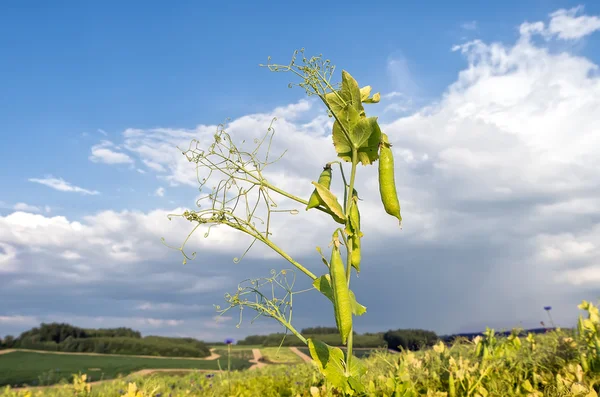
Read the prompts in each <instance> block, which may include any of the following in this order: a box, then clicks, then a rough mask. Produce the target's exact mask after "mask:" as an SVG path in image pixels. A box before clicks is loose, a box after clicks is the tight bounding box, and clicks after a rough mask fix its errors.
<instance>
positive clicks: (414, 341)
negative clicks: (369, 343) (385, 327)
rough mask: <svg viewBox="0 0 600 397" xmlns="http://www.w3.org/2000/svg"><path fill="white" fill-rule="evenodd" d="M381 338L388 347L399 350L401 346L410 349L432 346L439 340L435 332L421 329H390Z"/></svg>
mask: <svg viewBox="0 0 600 397" xmlns="http://www.w3.org/2000/svg"><path fill="white" fill-rule="evenodd" d="M383 339H384V340H385V341H386V342H387V344H388V347H389V348H390V349H393V350H400V349H401V348H402V349H408V350H411V351H416V350H420V349H423V348H425V347H430V346H433V345H434V344H435V343H436V342H437V341H438V340H439V338H438V336H437V335H436V334H435V332H433V331H427V330H423V329H398V330H395V331H392V330H390V331H388V332H386V333H384V334H383Z"/></svg>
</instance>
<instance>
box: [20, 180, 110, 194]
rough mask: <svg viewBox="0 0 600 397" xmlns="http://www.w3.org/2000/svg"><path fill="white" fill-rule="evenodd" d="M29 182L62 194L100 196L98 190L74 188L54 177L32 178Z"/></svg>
mask: <svg viewBox="0 0 600 397" xmlns="http://www.w3.org/2000/svg"><path fill="white" fill-rule="evenodd" d="M29 182H35V183H39V184H42V185H45V186H48V187H51V188H52V189H56V190H59V191H61V192H75V193H81V194H89V195H96V194H100V192H98V191H97V190H88V189H84V188H81V187H79V186H74V185H72V184H71V183H69V182H67V181H65V180H64V179H62V178H54V177H52V176H49V177H46V178H43V179H39V178H30V179H29Z"/></svg>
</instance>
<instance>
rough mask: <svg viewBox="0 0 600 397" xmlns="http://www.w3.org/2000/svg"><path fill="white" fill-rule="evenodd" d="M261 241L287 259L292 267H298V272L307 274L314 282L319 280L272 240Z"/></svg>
mask: <svg viewBox="0 0 600 397" xmlns="http://www.w3.org/2000/svg"><path fill="white" fill-rule="evenodd" d="M260 241H262V242H263V243H265V244H266V245H268V246H269V247H270V248H271V249H272V250H273V251H275V252H277V253H278V254H279V255H281V256H282V257H284V258H285V259H287V261H288V262H290V263H291V264H292V265H294V266H296V268H298V270H300V271H301V272H302V273H304V274H306V275H307V276H308V277H310V278H311V279H312V280H316V279H317V276H315V275H314V274H313V273H312V272H311V271H310V270H308V269H307V268H305V267H304V266H302V265H301V264H299V263H298V262H296V261H295V260H293V259H292V257H291V256H289V255H288V254H286V253H285V252H284V251H283V250H282V249H281V248H279V247H278V246H277V245H275V243H273V242H272V241H271V240H266V239H263V238H261V239H260Z"/></svg>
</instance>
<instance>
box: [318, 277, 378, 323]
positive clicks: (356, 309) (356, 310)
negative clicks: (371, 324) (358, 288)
mask: <svg viewBox="0 0 600 397" xmlns="http://www.w3.org/2000/svg"><path fill="white" fill-rule="evenodd" d="M313 287H315V289H317V290H318V291H319V292H321V293H322V294H323V295H325V296H326V297H327V298H329V300H330V301H331V303H334V301H333V288H331V277H330V276H329V274H324V275H322V276H321V277H319V278H317V279H316V280H315V281H313ZM350 304H351V306H352V314H354V315H355V316H362V315H363V314H365V313H366V312H367V308H366V307H365V306H363V305H361V304H360V303H358V302H357V301H356V296H355V295H354V292H352V290H350Z"/></svg>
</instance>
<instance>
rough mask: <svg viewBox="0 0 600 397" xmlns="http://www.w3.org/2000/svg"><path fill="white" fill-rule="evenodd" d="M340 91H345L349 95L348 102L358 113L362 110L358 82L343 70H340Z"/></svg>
mask: <svg viewBox="0 0 600 397" xmlns="http://www.w3.org/2000/svg"><path fill="white" fill-rule="evenodd" d="M342 91H345V92H347V93H348V94H349V96H350V102H351V105H352V108H353V109H354V110H356V113H357V114H359V113H360V112H361V111H362V110H363V107H362V104H361V101H360V97H361V93H360V88H359V87H358V83H357V82H356V80H354V77H352V75H351V74H350V73H348V72H346V71H345V70H342Z"/></svg>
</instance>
